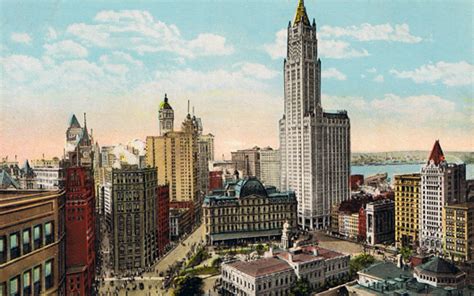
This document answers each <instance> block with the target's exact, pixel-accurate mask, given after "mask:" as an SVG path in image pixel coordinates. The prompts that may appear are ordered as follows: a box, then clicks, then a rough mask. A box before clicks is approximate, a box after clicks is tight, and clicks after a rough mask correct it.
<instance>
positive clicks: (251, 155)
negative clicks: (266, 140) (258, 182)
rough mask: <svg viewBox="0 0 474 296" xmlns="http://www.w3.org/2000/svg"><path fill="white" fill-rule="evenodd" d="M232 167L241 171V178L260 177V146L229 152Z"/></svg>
mask: <svg viewBox="0 0 474 296" xmlns="http://www.w3.org/2000/svg"><path fill="white" fill-rule="evenodd" d="M231 156H232V162H233V163H234V169H235V170H237V171H239V172H242V175H241V176H240V177H241V178H246V177H255V178H257V179H260V178H261V176H260V148H259V147H257V146H255V147H253V148H250V149H244V150H237V151H234V152H231Z"/></svg>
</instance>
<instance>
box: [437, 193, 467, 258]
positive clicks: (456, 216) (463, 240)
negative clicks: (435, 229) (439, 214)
mask: <svg viewBox="0 0 474 296" xmlns="http://www.w3.org/2000/svg"><path fill="white" fill-rule="evenodd" d="M443 252H444V254H445V255H447V256H449V257H450V258H452V259H454V260H456V261H470V260H473V259H474V202H469V203H462V204H452V205H446V206H445V207H444V208H443Z"/></svg>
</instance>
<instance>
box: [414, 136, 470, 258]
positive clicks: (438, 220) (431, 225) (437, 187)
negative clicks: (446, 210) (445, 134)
mask: <svg viewBox="0 0 474 296" xmlns="http://www.w3.org/2000/svg"><path fill="white" fill-rule="evenodd" d="M465 182H466V165H465V164H454V163H448V162H447V161H446V159H445V157H444V154H443V150H442V149H441V146H440V144H439V141H436V142H435V144H434V146H433V149H432V150H431V153H430V156H429V158H428V162H427V163H426V165H425V166H424V167H422V168H421V198H420V201H421V203H420V246H421V247H422V248H423V249H425V250H426V251H434V252H442V250H443V244H442V240H443V237H442V234H443V219H442V217H443V215H442V214H443V206H444V205H445V204H454V203H459V202H462V201H463V199H464V190H465Z"/></svg>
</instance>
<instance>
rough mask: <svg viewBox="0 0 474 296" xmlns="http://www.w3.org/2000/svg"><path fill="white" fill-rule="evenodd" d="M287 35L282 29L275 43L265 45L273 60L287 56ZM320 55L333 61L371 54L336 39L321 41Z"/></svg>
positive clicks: (276, 36)
mask: <svg viewBox="0 0 474 296" xmlns="http://www.w3.org/2000/svg"><path fill="white" fill-rule="evenodd" d="M286 35H287V30H286V29H282V30H280V31H278V32H277V33H276V34H275V40H274V41H273V43H267V44H264V45H263V49H264V50H265V51H266V52H267V53H268V54H269V55H270V57H271V58H272V59H279V58H284V57H285V56H286V39H287V38H286ZM318 44H319V47H318V50H319V54H320V56H321V57H325V58H333V59H346V58H356V57H365V56H368V55H369V53H368V52H367V50H365V49H354V48H352V47H351V45H350V44H349V43H348V42H345V41H341V40H334V39H329V40H328V39H320V40H319V43H318Z"/></svg>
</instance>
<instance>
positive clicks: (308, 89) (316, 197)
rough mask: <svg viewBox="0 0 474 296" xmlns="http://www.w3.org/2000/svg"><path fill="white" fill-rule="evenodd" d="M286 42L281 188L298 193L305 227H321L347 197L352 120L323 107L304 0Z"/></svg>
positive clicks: (314, 42) (312, 33)
mask: <svg viewBox="0 0 474 296" xmlns="http://www.w3.org/2000/svg"><path fill="white" fill-rule="evenodd" d="M287 42H288V43H287V49H288V50H287V57H286V59H285V61H284V69H285V70H284V83H285V84H284V89H285V93H284V97H285V99H284V115H283V118H282V119H281V120H280V151H281V188H280V189H281V190H284V191H285V190H294V191H295V192H296V195H297V196H298V217H299V224H300V225H301V226H302V227H303V228H305V229H315V228H324V227H327V226H329V221H330V210H331V206H332V205H334V204H336V203H339V202H340V201H342V200H345V199H348V198H349V197H350V188H349V178H350V121H349V117H348V116H347V112H346V111H337V112H324V111H323V109H322V106H321V61H320V59H319V58H318V48H317V42H318V40H317V37H316V23H315V21H314V20H313V23H312V24H310V21H309V19H308V16H307V14H306V9H305V7H304V3H303V1H302V0H300V2H299V4H298V8H297V10H296V15H295V18H294V20H293V22H292V23H290V24H289V25H288V41H287Z"/></svg>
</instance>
